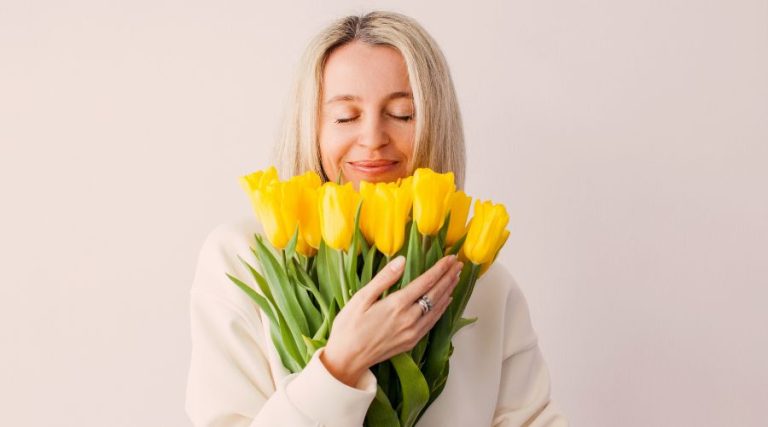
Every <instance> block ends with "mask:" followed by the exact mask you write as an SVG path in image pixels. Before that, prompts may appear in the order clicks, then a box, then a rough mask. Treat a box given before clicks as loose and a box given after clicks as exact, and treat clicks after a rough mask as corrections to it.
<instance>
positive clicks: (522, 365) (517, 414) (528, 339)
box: [492, 273, 568, 427]
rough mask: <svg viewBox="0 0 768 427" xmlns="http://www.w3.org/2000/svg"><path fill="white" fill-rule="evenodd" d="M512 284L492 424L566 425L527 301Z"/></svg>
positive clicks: (558, 426) (563, 426) (541, 426)
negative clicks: (497, 397) (556, 401)
mask: <svg viewBox="0 0 768 427" xmlns="http://www.w3.org/2000/svg"><path fill="white" fill-rule="evenodd" d="M506 274H507V276H508V277H507V279H508V280H510V282H509V283H511V284H512V286H511V289H510V292H509V294H508V297H507V307H506V311H505V317H504V327H505V331H504V337H505V342H504V361H503V363H502V369H501V384H500V386H499V400H498V402H497V405H496V411H495V413H494V417H493V423H492V426H493V427H512V426H526V427H567V426H568V420H567V419H566V418H565V416H564V415H563V414H562V413H561V412H560V410H559V408H558V407H557V406H556V405H555V403H554V402H552V400H551V399H550V377H549V371H548V369H547V365H546V363H545V361H544V357H543V355H542V352H541V349H540V348H539V345H538V338H537V335H536V332H535V331H534V330H533V326H532V324H531V318H530V313H529V309H528V304H527V302H526V300H525V297H524V296H523V293H522V292H521V290H520V288H519V287H518V286H517V284H516V283H515V282H514V280H513V279H512V277H511V275H509V274H508V273H506Z"/></svg>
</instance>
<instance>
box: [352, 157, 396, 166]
mask: <svg viewBox="0 0 768 427" xmlns="http://www.w3.org/2000/svg"><path fill="white" fill-rule="evenodd" d="M349 163H351V164H352V165H354V166H362V167H366V168H375V167H381V166H389V165H393V164H395V163H397V161H396V160H385V159H379V160H359V161H356V162H349Z"/></svg>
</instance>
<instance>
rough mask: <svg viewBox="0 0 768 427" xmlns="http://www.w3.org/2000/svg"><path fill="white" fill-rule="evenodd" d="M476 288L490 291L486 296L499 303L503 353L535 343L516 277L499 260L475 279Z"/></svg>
mask: <svg viewBox="0 0 768 427" xmlns="http://www.w3.org/2000/svg"><path fill="white" fill-rule="evenodd" d="M478 287H480V288H482V289H483V290H484V291H485V292H487V293H490V294H492V296H491V297H490V298H489V299H490V300H494V301H495V302H496V303H497V304H500V305H501V307H500V309H501V310H502V311H503V315H502V316H501V320H502V327H503V328H504V341H505V343H504V353H505V355H506V356H509V355H511V354H514V353H516V352H518V351H520V350H522V349H524V348H527V347H530V346H531V345H534V344H535V343H536V342H537V336H536V332H535V331H534V329H533V324H532V322H531V314H530V310H529V307H528V301H527V299H526V297H525V295H524V294H523V290H522V289H521V288H520V286H519V284H518V282H517V280H516V279H515V277H514V276H513V275H512V273H511V272H510V270H509V269H508V267H507V266H506V265H505V264H504V263H503V262H501V260H497V262H495V263H494V264H493V265H491V267H490V268H489V269H488V271H487V272H486V273H485V274H484V275H483V276H482V277H481V278H480V279H479V280H478V283H477V287H476V288H475V290H476V291H477V288H478Z"/></svg>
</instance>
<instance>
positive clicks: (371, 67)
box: [319, 41, 462, 387]
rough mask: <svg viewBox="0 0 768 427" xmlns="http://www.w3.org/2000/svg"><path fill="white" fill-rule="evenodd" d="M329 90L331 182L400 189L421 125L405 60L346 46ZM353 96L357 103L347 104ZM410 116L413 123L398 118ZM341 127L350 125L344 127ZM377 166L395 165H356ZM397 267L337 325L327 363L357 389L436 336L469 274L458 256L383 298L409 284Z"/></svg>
mask: <svg viewBox="0 0 768 427" xmlns="http://www.w3.org/2000/svg"><path fill="white" fill-rule="evenodd" d="M323 88H324V93H323V97H322V100H323V102H322V106H321V109H320V116H321V117H320V128H319V143H320V152H321V162H322V165H323V169H324V171H325V173H326V175H327V176H328V179H329V180H331V181H336V179H337V177H338V174H339V173H340V172H342V173H343V177H344V180H343V181H344V182H346V181H351V182H352V183H353V185H354V186H355V188H358V186H359V182H360V181H361V180H366V181H369V182H392V181H396V180H397V179H398V178H402V177H406V176H408V175H410V171H409V170H408V169H407V165H408V162H409V160H410V159H411V157H412V154H413V140H414V134H415V132H414V130H415V117H413V116H414V106H413V100H412V96H410V95H409V94H411V93H412V92H411V87H410V83H409V80H408V71H407V68H406V66H405V61H404V60H403V57H402V55H401V54H400V53H399V52H398V51H397V50H396V49H394V48H391V47H385V46H369V45H366V44H364V43H362V42H357V41H356V42H352V43H349V44H346V45H344V46H341V47H340V48H337V49H336V50H334V52H333V53H331V55H330V56H329V58H328V61H327V63H326V67H325V70H324V73H323ZM392 94H396V95H394V96H393V95H392ZM403 94H405V95H403ZM347 95H349V96H350V97H351V99H349V98H350V97H346V98H342V99H339V97H340V96H342V97H343V96H347ZM408 116H411V119H408V120H405V119H402V118H398V117H408ZM339 119H342V120H348V121H346V123H336V121H337V120H339ZM376 159H386V160H391V161H393V162H394V163H393V165H392V166H388V167H386V168H382V169H375V168H374V169H370V168H369V170H359V169H358V168H356V167H355V166H354V165H352V164H350V163H349V162H363V163H362V164H365V163H364V162H366V161H370V160H376ZM397 261H398V260H397V259H396V260H393V261H391V262H390V264H388V265H387V267H386V268H384V269H382V270H381V272H380V273H379V274H378V275H376V276H375V277H374V278H373V279H372V280H371V282H369V283H368V284H367V285H366V286H364V287H363V288H362V289H361V290H359V291H358V292H357V293H355V295H354V296H353V297H352V298H351V299H350V300H349V302H348V303H347V305H345V306H344V308H342V309H341V311H340V312H339V313H338V315H337V316H336V319H335V320H334V323H333V327H332V329H331V333H330V336H329V338H328V343H327V344H326V347H325V351H324V352H323V353H322V356H321V358H320V360H321V361H322V363H323V364H324V365H325V367H326V368H327V369H328V371H329V372H330V373H331V374H332V375H333V376H334V377H336V378H337V379H338V380H339V381H341V382H343V383H344V384H346V385H348V386H350V387H356V385H357V383H358V382H359V381H360V378H361V377H362V375H363V374H364V373H365V371H366V370H368V369H369V368H370V367H371V366H373V365H375V364H376V363H379V362H381V361H384V360H387V359H389V358H391V357H392V356H394V355H396V354H399V353H402V352H404V351H408V350H410V349H412V348H413V347H415V346H416V344H418V342H419V340H421V338H422V337H423V336H424V335H426V333H427V332H429V330H430V329H432V327H433V326H434V325H435V323H437V321H438V320H439V318H440V316H441V315H442V314H443V312H444V311H445V309H446V308H447V307H448V304H449V303H450V301H451V299H452V298H451V294H452V292H453V290H454V288H455V286H456V284H457V283H458V275H459V273H460V272H461V267H462V263H461V262H459V261H458V260H457V259H456V257H455V256H447V257H444V258H443V259H441V260H440V261H438V262H437V263H436V264H435V265H434V266H433V267H432V268H431V269H429V270H427V271H426V272H425V273H424V274H422V275H421V276H419V277H417V278H416V279H414V280H413V281H412V282H410V283H409V284H408V285H406V286H404V287H403V288H402V289H400V290H398V291H395V292H391V293H389V294H388V295H387V296H386V297H384V298H382V294H383V292H384V291H385V290H387V289H389V288H390V287H391V286H392V285H394V284H395V283H397V281H398V280H399V279H400V277H401V276H402V273H403V265H400V266H397V264H398V262H397ZM422 295H427V296H428V297H429V299H430V300H431V301H432V303H433V308H432V310H430V311H429V312H428V313H426V314H422V310H421V308H420V306H419V305H418V304H417V303H416V302H417V300H418V299H419V298H420V297H421V296H422Z"/></svg>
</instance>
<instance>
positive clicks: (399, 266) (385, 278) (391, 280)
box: [355, 255, 405, 307]
mask: <svg viewBox="0 0 768 427" xmlns="http://www.w3.org/2000/svg"><path fill="white" fill-rule="evenodd" d="M404 269H405V257H404V256H402V255H400V256H398V257H397V258H395V259H393V260H392V261H390V262H389V263H388V264H387V265H386V266H384V268H382V269H381V271H380V272H379V273H378V274H377V275H376V276H375V277H374V278H373V279H371V281H370V282H368V284H367V285H365V286H363V287H362V288H360V290H359V291H357V292H356V293H355V295H359V296H360V298H361V299H362V302H363V303H364V305H365V306H366V307H367V306H369V305H371V304H373V303H374V302H376V300H378V299H379V297H380V296H381V294H382V293H383V292H384V291H385V290H387V289H389V288H390V287H392V285H394V284H395V283H397V281H398V280H399V279H400V276H402V275H403V270H404Z"/></svg>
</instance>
